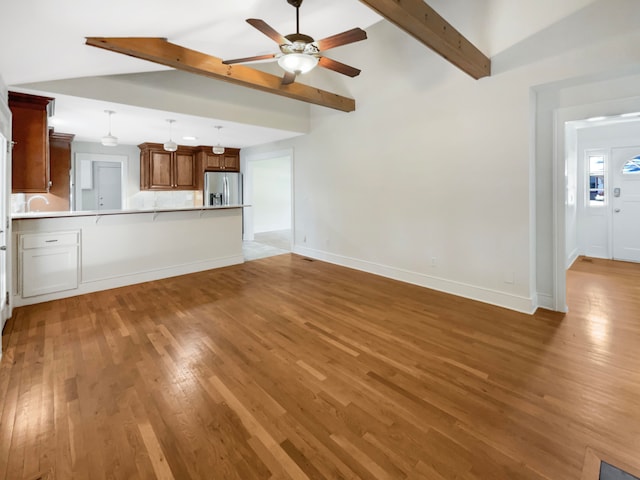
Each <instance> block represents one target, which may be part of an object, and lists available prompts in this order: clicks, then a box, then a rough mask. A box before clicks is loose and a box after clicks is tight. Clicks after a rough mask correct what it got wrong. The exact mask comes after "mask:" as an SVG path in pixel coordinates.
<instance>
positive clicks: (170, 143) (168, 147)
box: [163, 120, 178, 152]
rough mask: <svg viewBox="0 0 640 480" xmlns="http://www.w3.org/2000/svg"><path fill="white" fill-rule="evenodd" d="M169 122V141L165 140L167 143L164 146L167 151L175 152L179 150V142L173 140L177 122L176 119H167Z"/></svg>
mask: <svg viewBox="0 0 640 480" xmlns="http://www.w3.org/2000/svg"><path fill="white" fill-rule="evenodd" d="M167 122H169V141H168V142H165V144H164V145H163V148H164V149H165V150H166V151H167V152H175V151H176V150H178V144H177V143H176V142H174V141H173V128H172V127H173V124H174V122H175V120H167Z"/></svg>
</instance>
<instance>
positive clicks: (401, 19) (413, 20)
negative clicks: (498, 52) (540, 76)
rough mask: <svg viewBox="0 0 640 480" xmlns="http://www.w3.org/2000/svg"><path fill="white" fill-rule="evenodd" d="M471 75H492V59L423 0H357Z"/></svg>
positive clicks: (478, 76)
mask: <svg viewBox="0 0 640 480" xmlns="http://www.w3.org/2000/svg"><path fill="white" fill-rule="evenodd" d="M360 1H361V2H362V3H364V4H365V5H367V6H369V7H370V8H372V9H373V10H375V11H376V12H378V13H379V14H380V15H382V16H383V17H385V18H386V19H387V20H389V21H390V22H391V23H393V24H395V25H396V26H398V27H399V28H401V29H402V30H404V31H405V32H407V33H408V34H409V35H411V36H413V37H414V38H415V39H416V40H418V41H419V42H421V43H423V44H425V45H426V46H427V47H429V48H430V49H432V50H433V51H434V52H436V53H437V54H439V55H441V56H442V57H444V58H445V59H446V60H448V61H449V62H451V63H452V64H454V65H455V66H456V67H458V68H460V69H461V70H463V71H464V72H466V73H468V74H469V75H471V76H472V77H473V78H475V79H476V80H477V79H480V78H482V77H488V76H489V75H491V60H490V59H489V58H488V57H487V56H486V55H484V54H483V53H482V52H481V51H480V50H479V49H478V48H477V47H476V46H475V45H473V43H471V42H470V41H469V40H467V39H466V38H465V37H464V36H463V35H462V34H461V33H460V32H458V31H457V30H456V29H455V28H454V27H453V26H452V25H451V24H450V23H449V22H447V21H446V20H445V19H444V18H442V17H441V16H440V15H439V14H438V12H436V11H435V10H434V9H433V8H431V7H430V6H429V5H427V4H426V3H425V2H424V0H360Z"/></svg>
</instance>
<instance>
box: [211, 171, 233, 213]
mask: <svg viewBox="0 0 640 480" xmlns="http://www.w3.org/2000/svg"><path fill="white" fill-rule="evenodd" d="M204 204H205V206H206V207H215V206H220V205H241V204H242V174H241V173H236V172H205V174H204Z"/></svg>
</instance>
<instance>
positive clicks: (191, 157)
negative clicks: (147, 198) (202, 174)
mask: <svg viewBox="0 0 640 480" xmlns="http://www.w3.org/2000/svg"><path fill="white" fill-rule="evenodd" d="M138 148H140V190H197V189H199V188H200V186H199V182H198V177H199V175H198V172H199V168H198V158H197V152H196V149H195V148H194V147H185V146H179V147H178V150H176V151H175V152H167V151H165V150H164V148H163V146H162V145H161V144H155V143H143V144H141V145H138Z"/></svg>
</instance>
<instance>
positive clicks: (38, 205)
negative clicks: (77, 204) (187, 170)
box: [11, 190, 202, 213]
mask: <svg viewBox="0 0 640 480" xmlns="http://www.w3.org/2000/svg"><path fill="white" fill-rule="evenodd" d="M32 197H33V199H32V200H31V198H32ZM52 198H53V197H51V196H50V195H47V194H45V195H41V194H38V195H26V194H24V193H14V194H12V195H11V213H24V212H26V211H29V210H31V211H34V212H36V211H37V212H44V211H61V210H67V209H68V206H66V207H65V208H55V207H56V205H54V203H53V201H52ZM29 200H31V202H29ZM27 205H28V206H29V208H27ZM67 205H68V202H67ZM200 205H202V192H201V191H195V190H176V191H174V192H153V191H144V192H138V193H136V194H135V195H133V196H131V197H129V206H128V207H127V209H129V210H138V209H144V210H147V209H149V210H152V209H154V208H184V207H199V206H200ZM50 207H51V208H50Z"/></svg>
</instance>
